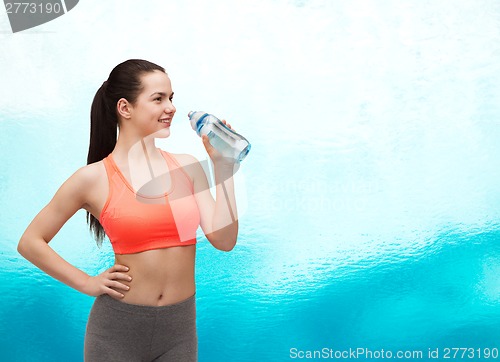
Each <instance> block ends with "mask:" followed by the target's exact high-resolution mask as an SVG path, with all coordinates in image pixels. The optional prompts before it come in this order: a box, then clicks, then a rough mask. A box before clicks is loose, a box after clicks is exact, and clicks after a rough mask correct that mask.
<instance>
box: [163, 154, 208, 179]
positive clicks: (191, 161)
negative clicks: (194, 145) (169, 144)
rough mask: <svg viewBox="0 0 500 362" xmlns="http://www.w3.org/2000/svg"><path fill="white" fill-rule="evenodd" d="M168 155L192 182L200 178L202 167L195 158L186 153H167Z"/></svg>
mask: <svg viewBox="0 0 500 362" xmlns="http://www.w3.org/2000/svg"><path fill="white" fill-rule="evenodd" d="M168 154H169V155H170V156H172V157H173V158H174V159H175V160H176V161H177V163H178V164H179V165H180V166H181V167H182V168H183V170H184V171H185V172H186V173H187V174H188V175H189V177H190V178H191V180H192V181H195V180H196V179H197V178H198V177H199V176H200V172H203V167H202V165H201V163H200V161H198V159H197V158H196V157H195V156H193V155H190V154H188V153H171V152H168Z"/></svg>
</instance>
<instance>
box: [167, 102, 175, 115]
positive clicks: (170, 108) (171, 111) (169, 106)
mask: <svg viewBox="0 0 500 362" xmlns="http://www.w3.org/2000/svg"><path fill="white" fill-rule="evenodd" d="M175 111H176V109H175V106H174V105H173V104H172V103H170V104H169V105H167V106H166V107H165V112H167V113H175Z"/></svg>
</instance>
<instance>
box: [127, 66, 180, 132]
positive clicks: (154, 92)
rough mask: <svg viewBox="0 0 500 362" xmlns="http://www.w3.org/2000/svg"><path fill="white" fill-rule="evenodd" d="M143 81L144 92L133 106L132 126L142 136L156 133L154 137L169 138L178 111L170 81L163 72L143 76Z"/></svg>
mask: <svg viewBox="0 0 500 362" xmlns="http://www.w3.org/2000/svg"><path fill="white" fill-rule="evenodd" d="M141 81H142V87H143V90H142V92H141V93H140V94H139V96H138V97H137V100H136V102H135V104H134V105H132V106H131V121H132V124H134V125H135V126H136V127H137V131H138V132H139V133H140V134H141V135H145V136H149V135H151V134H153V133H155V135H154V137H158V138H165V137H168V136H169V135H170V124H171V123H172V119H173V117H174V114H175V111H176V109H175V107H174V105H173V104H172V99H173V96H174V92H172V85H171V83H170V79H169V78H168V75H167V74H165V73H163V72H161V71H153V72H148V73H145V74H143V75H142V76H141Z"/></svg>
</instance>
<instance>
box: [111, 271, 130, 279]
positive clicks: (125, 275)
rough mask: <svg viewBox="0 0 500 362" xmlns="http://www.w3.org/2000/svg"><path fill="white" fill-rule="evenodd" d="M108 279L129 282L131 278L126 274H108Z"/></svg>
mask: <svg viewBox="0 0 500 362" xmlns="http://www.w3.org/2000/svg"><path fill="white" fill-rule="evenodd" d="M109 279H118V280H128V281H131V280H132V277H131V276H130V275H127V274H123V273H118V272H114V273H110V274H109Z"/></svg>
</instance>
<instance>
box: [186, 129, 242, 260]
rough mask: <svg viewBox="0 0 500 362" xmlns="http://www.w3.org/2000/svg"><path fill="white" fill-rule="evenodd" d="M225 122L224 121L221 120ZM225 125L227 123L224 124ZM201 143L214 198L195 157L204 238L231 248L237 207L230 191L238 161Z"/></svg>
mask: <svg viewBox="0 0 500 362" xmlns="http://www.w3.org/2000/svg"><path fill="white" fill-rule="evenodd" d="M223 122H224V123H225V121H223ZM228 127H231V126H230V125H228ZM202 140H203V144H204V146H205V148H206V150H207V153H208V154H209V156H210V158H211V159H212V162H213V165H214V176H215V185H216V188H215V200H214V198H213V197H212V194H211V193H210V187H209V184H208V180H207V176H206V174H205V171H204V170H203V168H202V167H201V165H200V163H199V162H198V161H197V160H196V159H195V160H196V162H195V163H196V167H193V170H194V172H193V182H194V191H195V195H194V196H195V199H196V202H197V204H198V208H199V210H200V225H201V228H202V230H203V232H204V233H205V236H206V237H207V239H208V241H209V242H210V243H211V244H212V245H213V246H214V247H215V248H217V249H219V250H223V251H231V250H232V249H233V248H234V246H235V245H236V239H237V237H238V211H237V208H236V197H235V193H234V173H235V172H236V170H237V167H238V166H239V165H237V164H235V163H233V162H230V161H228V160H224V159H223V157H222V156H221V155H220V153H218V152H217V150H215V149H214V148H213V147H212V146H211V145H210V142H209V141H208V137H207V136H203V138H202Z"/></svg>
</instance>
